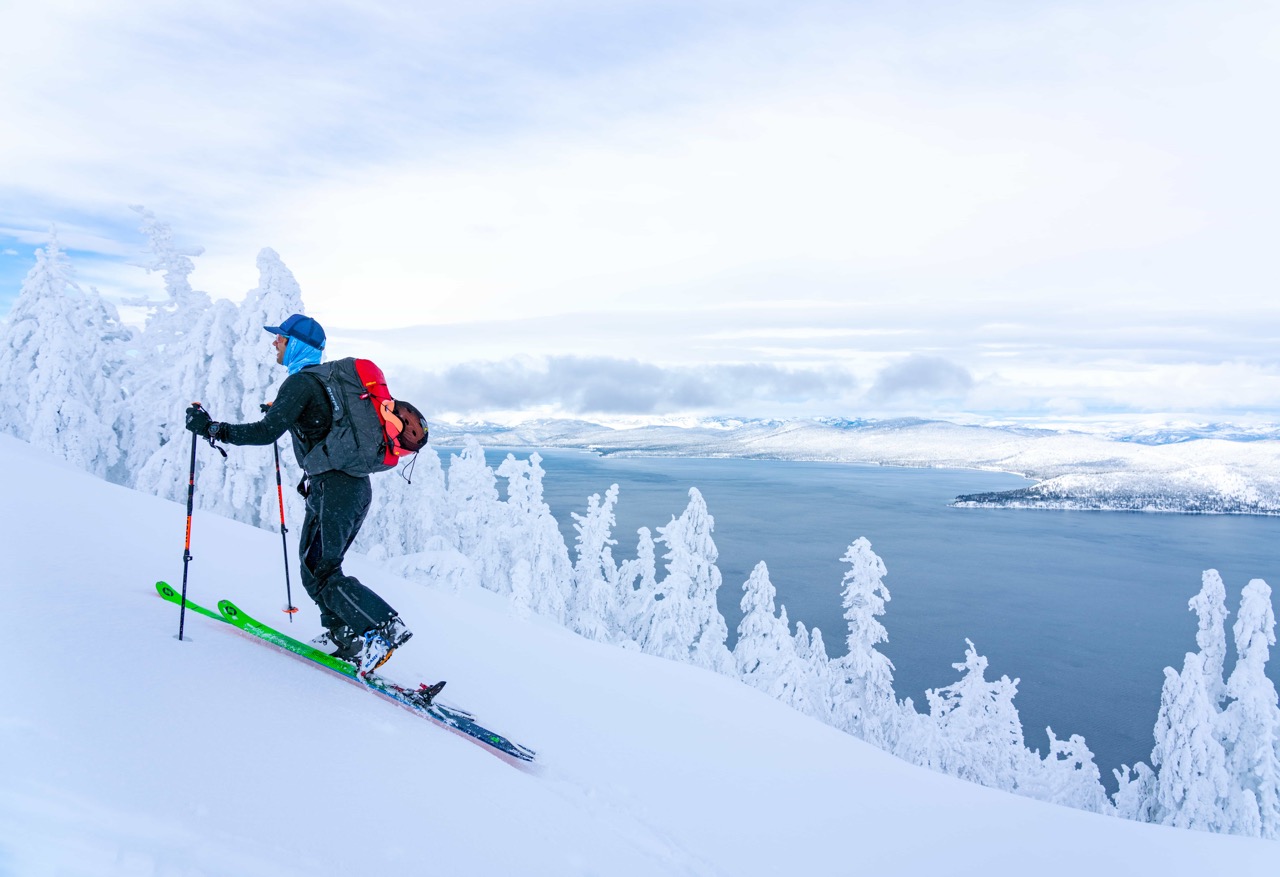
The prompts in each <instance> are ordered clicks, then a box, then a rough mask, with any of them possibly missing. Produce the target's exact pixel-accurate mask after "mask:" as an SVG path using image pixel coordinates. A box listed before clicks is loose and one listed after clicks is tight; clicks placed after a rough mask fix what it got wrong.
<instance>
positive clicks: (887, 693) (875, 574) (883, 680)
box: [832, 538, 898, 749]
mask: <svg viewBox="0 0 1280 877" xmlns="http://www.w3.org/2000/svg"><path fill="white" fill-rule="evenodd" d="M841 560H843V561H844V562H845V563H847V564H849V570H848V571H847V572H846V573H845V575H844V580H843V591H842V596H843V602H844V617H845V620H846V621H848V623H849V635H848V637H847V639H846V643H847V644H848V653H847V654H845V655H844V656H842V657H840V658H838V659H837V660H835V661H834V662H833V663H832V672H833V673H834V674H835V677H836V678H835V686H836V687H835V703H834V716H835V721H836V725H837V727H840V728H843V729H844V730H846V731H848V732H849V733H850V734H853V735H854V736H856V737H860V738H861V739H863V740H867V741H868V742H870V743H874V744H876V745H877V746H880V747H882V748H885V749H892V748H893V740H894V737H895V736H896V729H895V727H894V725H895V721H894V720H895V719H896V718H897V715H898V710H897V709H896V706H897V699H896V696H895V695H894V691H893V664H892V663H891V662H890V661H889V659H888V658H887V657H885V656H884V655H883V654H881V653H880V652H879V651H877V650H876V645H877V644H878V643H882V642H886V641H888V639H889V634H888V632H887V631H886V630H885V628H884V625H883V624H881V623H880V622H879V621H878V620H877V619H878V617H879V616H881V615H884V613H885V604H886V603H888V602H889V590H888V589H887V588H886V587H885V586H884V581H883V579H884V576H885V575H886V573H887V570H886V569H885V565H884V561H882V560H881V559H880V558H879V556H877V555H876V553H875V552H874V551H872V550H871V543H870V542H869V541H868V540H867V539H865V538H858V539H856V540H854V541H853V543H851V544H850V545H849V548H848V550H847V551H845V554H844V557H842V558H841Z"/></svg>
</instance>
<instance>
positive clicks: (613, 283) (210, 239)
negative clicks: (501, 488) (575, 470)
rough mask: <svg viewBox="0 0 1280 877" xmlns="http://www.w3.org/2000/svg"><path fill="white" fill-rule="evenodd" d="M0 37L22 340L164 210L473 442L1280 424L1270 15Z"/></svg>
mask: <svg viewBox="0 0 1280 877" xmlns="http://www.w3.org/2000/svg"><path fill="white" fill-rule="evenodd" d="M0 4H2V6H3V17H4V20H5V22H6V27H5V29H4V30H5V35H4V36H0V117H3V118H4V119H5V120H6V125H5V127H6V130H7V131H8V132H9V134H8V136H6V137H4V138H2V139H0V313H4V312H5V311H6V310H7V307H8V305H9V303H11V301H12V299H13V297H14V296H15V295H16V293H17V290H18V288H19V287H20V284H21V280H22V277H23V275H24V274H25V273H26V271H27V270H29V268H30V266H31V264H32V251H33V249H34V248H35V247H38V246H40V245H42V243H43V242H44V241H45V240H47V237H48V234H49V228H50V226H51V225H53V224H56V226H57V228H58V234H59V237H60V239H61V241H62V243H63V244H64V245H65V246H66V247H68V248H69V250H70V251H71V255H72V258H73V260H74V263H75V265H76V267H77V270H78V272H79V275H78V276H79V280H80V282H81V284H82V285H87V286H94V287H96V288H98V289H99V290H101V291H102V292H103V293H104V294H106V295H107V296H108V297H115V298H118V299H122V298H125V297H127V296H131V295H136V294H138V293H143V294H149V295H152V296H158V295H159V294H160V292H161V288H162V287H161V283H160V279H159V278H158V277H156V276H154V275H152V276H148V275H147V274H146V272H145V271H143V270H142V269H140V268H138V267H136V265H135V264H134V263H137V262H138V261H140V260H141V258H142V257H141V253H142V250H143V249H144V247H145V240H144V239H143V236H142V235H141V233H140V232H139V231H138V228H137V226H138V216H137V214H136V213H134V212H133V211H131V210H130V209H129V206H130V205H135V204H141V205H145V206H146V207H147V208H148V209H149V210H152V211H153V212H155V214H156V215H157V216H158V217H159V218H160V219H161V220H162V221H165V222H167V223H170V224H171V225H172V227H173V229H174V233H175V236H176V237H177V239H178V240H179V242H180V243H182V244H183V245H184V246H191V247H202V248H203V254H202V255H201V256H200V257H199V258H198V259H197V260H196V265H197V269H196V272H195V273H194V274H193V275H192V278H191V279H192V283H193V284H194V285H195V286H196V287H197V288H200V289H204V290H206V291H208V292H210V293H211V294H212V295H214V296H219V297H227V298H231V299H235V300H238V299H240V298H241V297H243V295H244V294H245V292H246V291H248V290H250V289H252V288H253V287H254V286H256V284H257V276H256V269H255V257H256V254H257V252H258V251H259V250H260V249H261V248H263V247H272V248H273V249H275V250H276V251H277V252H278V253H280V255H281V257H282V258H283V260H284V262H285V264H286V265H288V266H289V268H290V269H291V270H292V271H293V272H294V273H295V275H296V276H297V278H298V280H299V282H300V284H301V286H302V290H303V295H304V300H305V301H306V304H307V308H308V312H309V313H310V314H312V315H313V316H315V317H316V318H317V319H319V320H320V321H321V322H322V323H323V324H324V325H325V326H326V328H328V330H329V334H330V336H331V338H332V339H333V343H332V344H331V346H332V348H333V351H331V352H336V351H343V352H345V353H357V352H365V353H370V354H371V353H372V352H374V351H376V352H377V356H378V357H380V361H386V362H389V363H391V364H392V365H393V366H395V367H398V368H400V369H402V370H404V371H405V372H406V373H409V372H412V374H414V375H415V377H414V378H413V380H412V381H409V383H411V384H412V385H413V386H415V387H421V388H424V391H426V390H430V391H431V392H433V393H435V394H436V395H437V397H439V398H440V399H441V401H440V410H441V411H447V412H450V413H453V414H457V415H459V416H470V415H476V416H478V415H481V414H493V413H495V412H514V413H518V414H525V415H528V414H533V413H536V414H552V415H565V414H568V415H590V414H610V415H644V416H662V415H680V414H685V413H689V412H701V413H722V414H732V415H744V416H810V415H829V416H897V415H915V416H958V417H965V416H971V417H976V418H1018V417H1025V418H1031V419H1034V418H1037V417H1054V418H1063V417H1067V418H1070V417H1079V418H1089V417H1099V416H1116V415H1133V416H1169V417H1181V416H1187V417H1192V418H1197V419H1231V420H1250V419H1255V420H1256V419H1261V420H1275V419H1277V418H1280V368H1278V367H1277V362H1276V357H1275V353H1274V351H1275V349H1276V343H1277V341H1278V340H1280V304H1277V303H1276V296H1275V294H1274V292H1275V289H1276V285H1277V283H1276V281H1277V279H1278V271H1277V268H1276V264H1275V260H1274V259H1272V258H1270V256H1269V249H1270V246H1269V245H1270V244H1271V238H1272V237H1273V236H1274V233H1275V229H1276V228H1277V219H1278V218H1280V216H1278V215H1277V214H1278V213H1280V207H1278V206H1277V205H1280V174H1278V173H1277V170H1276V166H1275V155H1276V154H1277V145H1280V121H1278V120H1277V117H1276V114H1275V113H1273V112H1271V111H1270V110H1269V107H1271V105H1272V104H1273V102H1274V94H1273V91H1274V84H1275V82H1277V81H1280V51H1278V50H1280V8H1278V7H1276V5H1275V4H1274V3H1268V2H1244V0H1241V2H1236V0H1226V2H1221V3H1215V4H1205V3H1201V2H1176V0H1175V2H1141V0H1139V2H1124V0H1121V2H1087V0H1086V2H1074V3H1072V2H1065V3H1027V2H975V3H964V4H955V3H945V2H919V3H911V4H900V3H888V2H843V3H837V2H809V0H797V2H792V3H786V4H782V3H764V2H752V0H743V2H717V0H688V2H660V0H659V2H653V0H645V2H638V0H637V2H630V0H622V2H611V3H607V4H602V3H598V2H584V0H527V2H514V0H512V2H502V0H495V2H476V3H470V4H465V8H462V5H460V4H452V3H448V4H446V3H437V2H415V3H407V2H390V0H387V2H376V0H375V2H365V0H362V2H360V3H355V2H349V3H348V2H308V3H305V4H304V3H300V2H287V0H286V2H273V3H269V4H263V3H247V2H239V0H228V2H221V3H217V4H212V3H190V4H173V3H169V2H160V0H131V2H94V0H50V2H44V3H40V4H19V3H16V2H12V0H0ZM266 352H269V350H268V351H264V353H266Z"/></svg>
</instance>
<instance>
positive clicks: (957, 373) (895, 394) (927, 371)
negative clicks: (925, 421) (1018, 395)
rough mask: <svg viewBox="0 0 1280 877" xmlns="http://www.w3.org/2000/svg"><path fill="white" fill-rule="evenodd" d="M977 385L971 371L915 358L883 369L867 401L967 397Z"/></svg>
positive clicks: (938, 360)
mask: <svg viewBox="0 0 1280 877" xmlns="http://www.w3.org/2000/svg"><path fill="white" fill-rule="evenodd" d="M973 384H974V381H973V376H972V375H971V374H969V371H968V369H965V368H962V367H961V366H958V365H956V364H955V363H954V362H951V361H950V360H947V359H943V358H942V357H939V356H923V355H919V354H915V355H912V356H909V357H907V358H906V359H904V360H902V361H900V362H896V363H894V364H892V365H889V366H886V367H885V368H884V369H882V370H881V372H880V374H879V375H878V376H877V377H876V380H875V383H874V384H872V385H871V389H870V390H868V391H867V398H868V399H870V400H871V401H873V402H879V403H890V402H897V401H901V400H912V401H914V400H918V399H919V398H920V397H926V396H932V397H949V398H955V397H963V396H964V395H965V394H966V393H967V392H969V390H970V389H971V388H972V387H973Z"/></svg>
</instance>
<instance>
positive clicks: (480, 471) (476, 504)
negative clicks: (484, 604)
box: [446, 436, 512, 594]
mask: <svg viewBox="0 0 1280 877" xmlns="http://www.w3.org/2000/svg"><path fill="white" fill-rule="evenodd" d="M446 496H447V498H448V501H449V518H448V520H449V522H450V525H451V526H450V530H451V531H452V532H451V534H450V535H451V536H452V537H453V538H452V542H453V545H454V547H455V548H456V549H457V550H458V552H459V553H460V554H462V555H463V556H464V557H466V558H467V559H468V560H470V561H471V563H472V565H473V566H474V567H475V571H476V573H477V574H478V575H479V576H480V582H481V584H483V586H484V587H485V588H486V589H487V590H490V591H495V592H497V593H499V594H510V593H511V592H512V584H511V577H510V566H509V564H507V562H506V559H505V558H504V557H503V549H504V547H505V545H506V544H508V542H509V540H508V539H507V538H506V536H505V534H504V533H503V530H504V528H505V527H506V525H507V515H506V510H505V508H504V507H503V505H502V501H501V500H500V499H499V498H498V486H497V479H496V476H495V475H494V472H493V470H492V469H490V468H489V467H488V465H486V463H485V460H484V449H483V448H481V447H480V443H479V442H478V441H476V440H475V437H474V436H466V438H465V439H464V440H463V447H462V452H461V453H459V454H453V455H451V456H450V458H449V478H448V490H447V493H446Z"/></svg>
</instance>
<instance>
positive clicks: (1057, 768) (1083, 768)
mask: <svg viewBox="0 0 1280 877" xmlns="http://www.w3.org/2000/svg"><path fill="white" fill-rule="evenodd" d="M1045 732H1046V733H1047V734H1048V735H1049V752H1048V754H1047V755H1046V756H1045V758H1044V760H1043V761H1039V762H1037V759H1034V758H1032V759H1030V760H1029V761H1028V763H1027V765H1026V769H1025V770H1024V771H1023V773H1022V775H1021V776H1019V778H1018V792H1019V793H1020V794H1023V795H1026V796H1027V797H1030V798H1035V799H1036V800H1039V801H1048V802H1049V803H1051V804H1060V805H1062V806H1064V807H1075V808H1076V809H1077V810H1089V811H1091V812H1093V813H1114V812H1115V808H1114V807H1113V805H1112V804H1111V802H1110V801H1109V800H1108V799H1107V792H1106V789H1104V788H1103V787H1102V775H1101V773H1100V772H1099V771H1098V766H1097V764H1095V763H1094V760H1093V752H1092V751H1091V750H1090V749H1089V744H1087V743H1086V742H1085V739H1084V738H1083V737H1081V736H1080V735H1079V734H1072V735H1071V737H1070V738H1069V739H1067V740H1059V739H1058V737H1057V735H1056V734H1054V733H1053V728H1045Z"/></svg>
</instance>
